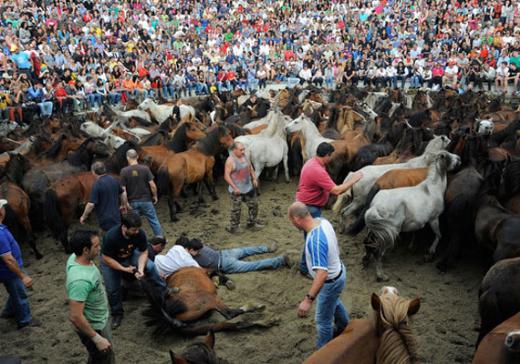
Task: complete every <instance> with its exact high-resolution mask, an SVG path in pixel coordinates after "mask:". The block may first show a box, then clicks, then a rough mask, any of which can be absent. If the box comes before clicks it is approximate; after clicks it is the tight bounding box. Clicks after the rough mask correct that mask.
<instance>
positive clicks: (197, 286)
mask: <svg viewBox="0 0 520 364" xmlns="http://www.w3.org/2000/svg"><path fill="white" fill-rule="evenodd" d="M166 284H167V286H168V292H167V293H166V295H165V296H164V297H161V296H160V295H159V294H158V293H157V292H156V291H154V290H153V289H152V288H151V285H149V284H148V283H147V282H143V287H144V289H145V291H146V292H147V294H148V297H149V299H150V301H151V303H152V308H151V310H149V312H148V313H149V314H150V315H153V316H154V317H155V319H153V320H151V321H150V322H149V324H156V325H157V330H156V332H157V333H160V332H166V331H172V330H173V331H174V332H178V333H181V334H183V335H204V334H205V333H207V332H208V331H209V330H213V331H215V332H217V331H236V330H243V329H248V328H253V327H256V328H258V327H262V328H267V327H272V326H274V325H276V324H277V323H278V321H277V320H271V321H247V320H244V319H235V320H233V319H234V318H235V317H237V316H239V315H242V314H244V313H246V312H254V311H258V310H261V309H263V308H264V307H265V306H263V305H251V304H249V305H244V306H242V307H240V308H236V309H233V308H229V307H228V306H227V305H226V304H224V302H222V300H221V299H220V298H219V297H218V295H217V288H216V287H215V284H214V283H213V281H212V280H211V279H210V278H209V277H208V275H207V274H206V272H205V271H204V270H203V269H201V268H198V267H189V268H182V269H179V270H178V271H176V272H175V273H173V274H172V275H170V276H168V277H167V279H166ZM213 311H217V312H218V313H220V314H221V315H222V316H224V318H225V321H220V322H214V323H208V324H204V323H198V321H199V320H201V319H202V318H204V317H206V316H208V315H209V314H210V313H211V312H213Z"/></svg>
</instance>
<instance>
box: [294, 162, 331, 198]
mask: <svg viewBox="0 0 520 364" xmlns="http://www.w3.org/2000/svg"><path fill="white" fill-rule="evenodd" d="M334 187H336V184H335V183H334V181H333V180H332V178H330V176H329V174H328V172H327V170H326V169H325V166H324V165H322V164H321V163H320V161H319V160H318V158H316V157H314V158H312V159H310V160H308V161H307V162H305V165H304V166H303V168H302V172H301V174H300V182H299V183H298V189H297V190H296V200H297V201H300V202H303V203H304V204H306V205H315V206H319V207H323V206H325V205H326V204H327V201H328V200H329V195H330V190H331V189H333V188H334Z"/></svg>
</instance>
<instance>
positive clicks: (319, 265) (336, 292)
mask: <svg viewBox="0 0 520 364" xmlns="http://www.w3.org/2000/svg"><path fill="white" fill-rule="evenodd" d="M288 215H289V220H291V222H292V223H293V225H294V226H296V227H297V228H298V229H299V230H302V231H305V232H306V233H307V237H306V239H305V248H304V254H305V262H306V264H307V269H308V271H309V274H310V275H311V277H312V279H313V281H312V285H311V287H310V289H309V290H308V291H307V294H306V295H305V298H304V299H303V300H302V301H301V302H300V305H299V306H298V316H300V317H307V315H308V313H309V310H310V309H311V307H312V304H313V302H314V301H315V300H316V330H317V332H318V334H317V340H316V347H317V348H318V349H319V348H321V347H322V346H323V345H325V344H326V343H327V342H329V341H330V340H332V338H333V337H334V334H335V333H341V332H342V331H343V330H344V329H345V327H346V326H347V324H348V321H349V317H348V312H347V310H346V309H345V306H344V305H343V303H342V302H341V293H342V292H343V289H344V288H345V282H346V268H345V265H344V264H343V263H342V262H341V259H340V257H339V247H338V240H337V238H336V233H335V232H334V228H333V227H332V225H331V223H330V222H329V221H328V220H326V219H324V218H321V217H319V218H313V217H312V216H311V214H310V213H309V209H308V208H307V206H306V205H305V204H304V203H302V202H295V203H293V204H292V205H291V206H290V207H289V211H288Z"/></svg>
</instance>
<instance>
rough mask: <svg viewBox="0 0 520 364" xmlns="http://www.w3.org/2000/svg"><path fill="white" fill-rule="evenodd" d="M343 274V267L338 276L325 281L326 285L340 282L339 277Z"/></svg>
mask: <svg viewBox="0 0 520 364" xmlns="http://www.w3.org/2000/svg"><path fill="white" fill-rule="evenodd" d="M342 274H343V267H341V270H340V271H339V273H338V275H337V276H336V277H334V278H329V279H327V280H326V281H325V283H333V282H336V281H337V280H338V278H339V277H341V275H342Z"/></svg>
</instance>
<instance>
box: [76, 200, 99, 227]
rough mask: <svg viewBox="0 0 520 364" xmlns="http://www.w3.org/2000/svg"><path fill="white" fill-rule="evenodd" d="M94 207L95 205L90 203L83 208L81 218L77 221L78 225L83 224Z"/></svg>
mask: <svg viewBox="0 0 520 364" xmlns="http://www.w3.org/2000/svg"><path fill="white" fill-rule="evenodd" d="M95 206H96V205H94V204H93V203H92V202H89V203H87V205H86V206H85V210H84V211H83V215H81V217H80V219H79V222H80V224H84V223H85V221H86V220H87V219H88V217H89V215H90V213H91V212H92V210H94V207H95Z"/></svg>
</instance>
